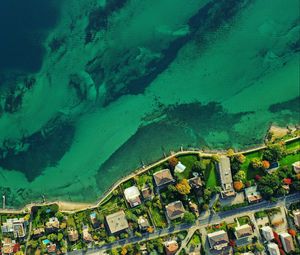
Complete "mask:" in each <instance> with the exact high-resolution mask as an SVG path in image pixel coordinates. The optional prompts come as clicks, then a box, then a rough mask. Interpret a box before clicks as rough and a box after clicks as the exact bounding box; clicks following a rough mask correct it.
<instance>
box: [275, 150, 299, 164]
mask: <svg viewBox="0 0 300 255" xmlns="http://www.w3.org/2000/svg"><path fill="white" fill-rule="evenodd" d="M296 161H300V153H297V154H295V155H294V154H291V155H287V156H286V157H284V158H282V159H281V160H280V161H279V164H280V166H291V165H292V164H293V163H294V162H296Z"/></svg>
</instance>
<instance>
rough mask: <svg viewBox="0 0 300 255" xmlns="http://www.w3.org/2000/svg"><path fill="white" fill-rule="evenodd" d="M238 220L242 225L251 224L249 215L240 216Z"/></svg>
mask: <svg viewBox="0 0 300 255" xmlns="http://www.w3.org/2000/svg"><path fill="white" fill-rule="evenodd" d="M237 220H238V222H239V223H240V225H245V224H249V223H250V222H251V221H250V218H249V217H248V216H243V217H239V218H238V219H237Z"/></svg>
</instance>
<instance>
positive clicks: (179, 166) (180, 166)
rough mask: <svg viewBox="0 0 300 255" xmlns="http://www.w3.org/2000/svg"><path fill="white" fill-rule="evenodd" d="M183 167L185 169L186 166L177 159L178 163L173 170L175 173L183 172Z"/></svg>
mask: <svg viewBox="0 0 300 255" xmlns="http://www.w3.org/2000/svg"><path fill="white" fill-rule="evenodd" d="M185 169H186V166H185V165H183V164H182V163H181V162H180V161H179V162H178V164H177V165H176V166H175V169H174V172H175V173H183V172H184V170H185Z"/></svg>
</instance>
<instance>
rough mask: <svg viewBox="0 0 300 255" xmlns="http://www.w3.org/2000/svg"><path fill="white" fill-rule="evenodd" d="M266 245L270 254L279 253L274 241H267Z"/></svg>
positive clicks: (275, 254) (276, 254) (277, 254)
mask: <svg viewBox="0 0 300 255" xmlns="http://www.w3.org/2000/svg"><path fill="white" fill-rule="evenodd" d="M267 247H268V251H269V254H270V255H280V251H279V248H278V245H277V244H276V243H268V245H267Z"/></svg>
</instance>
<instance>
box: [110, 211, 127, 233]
mask: <svg viewBox="0 0 300 255" xmlns="http://www.w3.org/2000/svg"><path fill="white" fill-rule="evenodd" d="M105 219H106V225H107V228H108V230H109V232H110V233H111V234H115V233H119V232H121V231H123V230H125V229H127V228H128V227H129V225H128V221H127V219H126V216H125V212H124V211H122V210H121V211H118V212H116V213H113V214H110V215H108V216H106V217H105Z"/></svg>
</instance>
